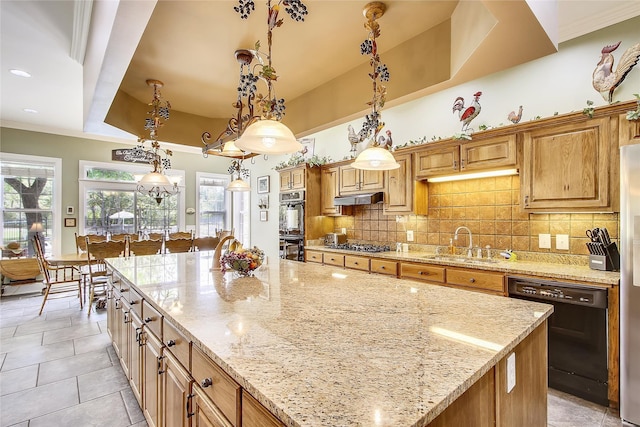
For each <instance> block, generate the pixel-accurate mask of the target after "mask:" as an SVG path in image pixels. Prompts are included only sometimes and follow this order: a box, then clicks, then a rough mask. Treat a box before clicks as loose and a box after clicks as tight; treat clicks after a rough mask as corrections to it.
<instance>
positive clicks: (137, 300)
mask: <svg viewBox="0 0 640 427" xmlns="http://www.w3.org/2000/svg"><path fill="white" fill-rule="evenodd" d="M129 305H131V310H133V311H134V312H135V313H136V314H137V315H138V317H140V318H142V296H141V295H140V294H139V293H138V292H136V291H135V290H133V288H132V289H129Z"/></svg>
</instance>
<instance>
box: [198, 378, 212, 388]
mask: <svg viewBox="0 0 640 427" xmlns="http://www.w3.org/2000/svg"><path fill="white" fill-rule="evenodd" d="M200 385H201V386H202V388H207V387H209V386H211V385H213V380H212V379H211V378H205V379H203V380H202V381H201V382H200Z"/></svg>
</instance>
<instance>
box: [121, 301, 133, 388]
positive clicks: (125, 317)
mask: <svg viewBox="0 0 640 427" xmlns="http://www.w3.org/2000/svg"><path fill="white" fill-rule="evenodd" d="M120 306H121V307H122V308H121V309H120V310H119V312H120V316H119V319H118V320H119V321H120V322H119V323H120V325H119V328H120V330H119V333H118V336H119V338H120V345H119V348H120V366H122V371H123V372H124V375H125V377H127V378H131V376H130V375H129V364H130V358H131V353H130V349H131V346H130V341H129V332H130V331H129V324H130V323H131V307H130V306H129V303H128V302H127V300H126V299H125V297H124V296H123V297H122V298H121V299H120Z"/></svg>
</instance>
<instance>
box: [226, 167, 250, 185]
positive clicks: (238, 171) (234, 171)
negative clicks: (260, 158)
mask: <svg viewBox="0 0 640 427" xmlns="http://www.w3.org/2000/svg"><path fill="white" fill-rule="evenodd" d="M228 172H229V174H230V175H231V178H232V181H231V183H230V184H229V185H228V186H227V190H229V191H234V192H235V191H249V190H251V187H250V186H249V183H248V182H247V181H245V180H244V179H248V178H249V169H246V168H243V167H242V159H234V160H233V161H231V166H229V169H228ZM233 178H235V179H233ZM242 178H244V179H242Z"/></svg>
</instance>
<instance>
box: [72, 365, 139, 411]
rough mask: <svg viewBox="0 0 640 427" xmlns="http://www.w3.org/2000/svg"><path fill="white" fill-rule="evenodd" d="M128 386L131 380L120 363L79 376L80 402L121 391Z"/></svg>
mask: <svg viewBox="0 0 640 427" xmlns="http://www.w3.org/2000/svg"><path fill="white" fill-rule="evenodd" d="M128 387H129V381H128V380H127V377H125V375H124V372H122V368H121V367H120V366H119V365H118V366H109V367H108V368H105V369H100V370H98V371H95V372H90V373H88V374H84V375H79V376H78V390H80V402H86V401H88V400H93V399H95V398H98V397H102V396H106V395H108V394H111V393H115V392H119V391H121V390H124V389H126V388H128Z"/></svg>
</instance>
